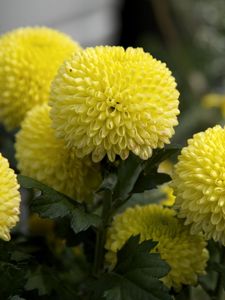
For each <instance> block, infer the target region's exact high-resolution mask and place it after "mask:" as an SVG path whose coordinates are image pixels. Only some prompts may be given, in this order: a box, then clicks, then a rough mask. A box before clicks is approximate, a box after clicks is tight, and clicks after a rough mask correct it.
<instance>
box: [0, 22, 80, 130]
mask: <svg viewBox="0 0 225 300" xmlns="http://www.w3.org/2000/svg"><path fill="white" fill-rule="evenodd" d="M78 49H80V47H79V46H78V44H77V43H75V42H74V41H72V39H70V38H69V37H68V36H66V35H65V34H63V33H60V32H58V31H56V30H53V29H50V28H45V27H33V28H32V27H26V28H19V29H16V30H14V31H11V32H9V33H6V34H5V35H3V36H2V37H1V38H0V107H1V110H0V120H1V122H3V123H4V125H5V126H6V128H7V129H13V128H15V127H17V126H18V125H20V123H21V121H22V120H23V118H24V117H25V114H26V112H27V111H28V110H30V109H31V108H32V107H33V106H34V105H36V104H41V103H44V102H47V101H48V97H49V96H48V95H49V90H50V84H51V81H52V79H53V77H54V76H55V74H56V72H57V70H58V68H59V66H60V65H61V64H62V63H63V61H64V60H65V59H66V58H67V57H68V56H70V55H71V54H72V53H73V52H74V51H76V50H78Z"/></svg>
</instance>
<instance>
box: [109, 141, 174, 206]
mask: <svg viewBox="0 0 225 300" xmlns="http://www.w3.org/2000/svg"><path fill="white" fill-rule="evenodd" d="M179 151H180V147H178V146H170V147H166V148H163V149H156V150H154V151H153V154H152V157H151V158H149V159H148V160H146V161H144V160H141V159H140V158H139V157H137V156H135V155H134V154H130V155H129V157H128V159H126V160H124V161H122V162H121V163H120V165H119V168H118V180H117V184H116V186H115V189H114V196H113V198H114V199H116V198H120V199H121V200H124V199H126V198H127V197H128V196H129V194H130V193H142V192H144V191H145V190H150V189H153V188H155V187H156V186H157V185H160V184H162V183H164V182H167V181H170V180H171V178H170V176H169V175H167V174H163V173H157V169H158V166H159V164H160V163H161V162H162V161H164V160H165V159H168V158H170V157H171V156H172V155H175V154H177V153H178V152H179Z"/></svg>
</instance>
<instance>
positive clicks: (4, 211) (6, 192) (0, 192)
mask: <svg viewBox="0 0 225 300" xmlns="http://www.w3.org/2000/svg"><path fill="white" fill-rule="evenodd" d="M18 189H19V184H18V183H17V179H16V175H15V173H14V171H13V170H12V169H10V168H9V163H8V160H7V159H5V158H4V157H3V156H2V155H1V154H0V239H3V240H5V241H9V240H10V229H11V228H13V227H14V226H15V225H16V223H17V222H18V220H19V213H20V194H19V191H18Z"/></svg>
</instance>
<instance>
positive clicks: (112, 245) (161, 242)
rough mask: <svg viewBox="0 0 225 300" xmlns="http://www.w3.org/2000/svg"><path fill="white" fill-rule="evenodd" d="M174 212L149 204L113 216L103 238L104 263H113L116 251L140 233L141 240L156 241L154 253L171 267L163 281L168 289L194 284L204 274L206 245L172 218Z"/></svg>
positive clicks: (177, 220) (174, 217)
mask: <svg viewBox="0 0 225 300" xmlns="http://www.w3.org/2000/svg"><path fill="white" fill-rule="evenodd" d="M175 215H176V212H175V211H174V210H172V209H169V208H163V207H162V206H160V205H156V204H150V205H146V206H136V207H134V208H128V209H127V210H126V211H125V212H124V213H123V214H121V215H118V216H116V217H115V219H114V221H113V223H112V226H111V227H110V229H109V231H108V235H107V241H106V245H105V247H106V249H107V250H109V252H108V253H107V254H106V260H107V261H108V263H110V264H113V265H114V264H115V263H116V252H117V251H118V250H119V249H121V248H122V246H123V245H124V244H125V242H126V241H127V240H128V238H129V237H131V236H132V235H137V234H140V236H141V241H144V240H149V239H152V240H154V241H158V244H157V245H156V247H155V249H154V252H159V253H160V256H161V258H162V259H164V260H165V261H166V262H167V263H168V264H169V266H170V267H171V270H170V272H169V273H168V274H167V275H166V276H165V277H164V278H163V282H164V283H165V284H166V285H167V286H168V287H174V288H175V289H180V287H181V285H182V284H188V285H194V284H196V283H197V276H198V275H201V274H204V272H205V267H206V262H207V260H208V252H207V250H206V248H205V247H206V242H205V241H204V239H203V238H202V237H201V236H199V235H191V234H190V233H189V228H188V227H187V226H184V225H183V223H182V221H181V220H179V219H177V218H176V216H175Z"/></svg>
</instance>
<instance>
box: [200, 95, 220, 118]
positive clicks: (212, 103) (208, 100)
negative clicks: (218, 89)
mask: <svg viewBox="0 0 225 300" xmlns="http://www.w3.org/2000/svg"><path fill="white" fill-rule="evenodd" d="M202 104H203V106H205V107H207V108H210V107H219V108H220V109H221V111H222V114H223V116H224V117H225V95H222V94H221V95H220V94H215V93H212V94H207V95H205V96H204V97H203V99H202Z"/></svg>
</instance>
